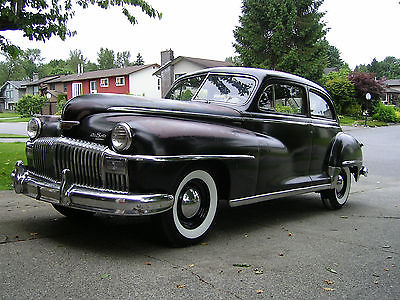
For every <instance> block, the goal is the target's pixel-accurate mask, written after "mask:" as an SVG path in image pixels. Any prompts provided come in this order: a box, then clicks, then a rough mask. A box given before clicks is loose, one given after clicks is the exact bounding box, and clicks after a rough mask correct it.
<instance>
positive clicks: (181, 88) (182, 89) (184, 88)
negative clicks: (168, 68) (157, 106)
mask: <svg viewBox="0 0 400 300" xmlns="http://www.w3.org/2000/svg"><path fill="white" fill-rule="evenodd" d="M204 78H206V75H202V76H194V77H189V78H186V79H184V80H181V81H179V82H178V83H177V84H176V85H175V86H174V87H173V88H172V89H171V90H170V91H169V92H168V94H167V95H166V96H165V98H167V99H173V100H181V101H190V100H192V99H193V97H194V95H195V94H196V92H197V90H198V89H199V87H200V85H201V83H202V82H203V80H204Z"/></svg>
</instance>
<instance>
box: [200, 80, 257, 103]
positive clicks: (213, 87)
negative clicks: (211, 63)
mask: <svg viewBox="0 0 400 300" xmlns="http://www.w3.org/2000/svg"><path fill="white" fill-rule="evenodd" d="M255 86H256V81H255V79H253V78H249V77H240V76H231V75H217V74H212V75H210V76H208V78H207V80H206V82H205V83H204V85H203V86H202V88H201V89H200V91H199V92H198V93H197V95H196V97H195V100H204V101H211V102H221V103H227V104H232V105H242V104H244V103H246V102H247V100H248V99H249V98H250V96H251V94H252V93H253V91H254V88H255Z"/></svg>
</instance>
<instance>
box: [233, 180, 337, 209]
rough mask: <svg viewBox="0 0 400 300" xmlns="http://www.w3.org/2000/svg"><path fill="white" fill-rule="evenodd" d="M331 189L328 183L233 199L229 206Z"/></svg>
mask: <svg viewBox="0 0 400 300" xmlns="http://www.w3.org/2000/svg"><path fill="white" fill-rule="evenodd" d="M331 188H332V185H331V184H330V183H327V184H321V185H314V186H310V187H304V188H298V189H291V190H285V191H279V192H273V193H268V194H263V195H255V196H251V197H245V198H239V199H232V200H229V206H230V207H237V206H242V205H248V204H254V203H259V202H263V201H268V200H273V199H278V198H284V197H289V196H295V195H301V194H305V193H311V192H320V191H323V190H329V189H331Z"/></svg>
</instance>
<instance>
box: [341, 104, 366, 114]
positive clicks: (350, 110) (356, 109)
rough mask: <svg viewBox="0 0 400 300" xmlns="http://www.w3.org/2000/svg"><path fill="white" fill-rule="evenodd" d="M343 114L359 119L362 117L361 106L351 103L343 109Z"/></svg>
mask: <svg viewBox="0 0 400 300" xmlns="http://www.w3.org/2000/svg"><path fill="white" fill-rule="evenodd" d="M342 113H343V114H344V115H346V116H352V117H359V116H361V115H362V110H361V105H360V104H358V103H356V102H351V103H349V104H348V105H347V106H345V107H342Z"/></svg>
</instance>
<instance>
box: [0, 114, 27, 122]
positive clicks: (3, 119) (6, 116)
mask: <svg viewBox="0 0 400 300" xmlns="http://www.w3.org/2000/svg"><path fill="white" fill-rule="evenodd" d="M9 118H13V119H9ZM30 119H31V117H27V118H22V117H21V116H20V115H19V114H17V113H8V112H7V113H0V122H13V123H14V122H28V121H29V120H30Z"/></svg>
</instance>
